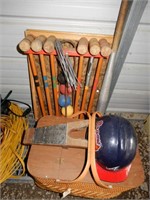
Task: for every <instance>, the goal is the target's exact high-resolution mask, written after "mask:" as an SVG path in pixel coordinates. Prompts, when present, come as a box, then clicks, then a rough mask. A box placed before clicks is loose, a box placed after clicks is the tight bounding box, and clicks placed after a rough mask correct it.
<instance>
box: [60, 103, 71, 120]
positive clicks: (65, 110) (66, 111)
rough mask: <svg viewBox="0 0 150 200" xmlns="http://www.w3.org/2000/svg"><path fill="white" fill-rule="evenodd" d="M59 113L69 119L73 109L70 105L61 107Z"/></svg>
mask: <svg viewBox="0 0 150 200" xmlns="http://www.w3.org/2000/svg"><path fill="white" fill-rule="evenodd" d="M61 112H62V114H63V115H64V116H66V117H69V116H71V115H72V114H73V107H72V106H71V105H69V106H67V107H62V109H61Z"/></svg>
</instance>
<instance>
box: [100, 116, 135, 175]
mask: <svg viewBox="0 0 150 200" xmlns="http://www.w3.org/2000/svg"><path fill="white" fill-rule="evenodd" d="M136 149H137V137H136V133H135V130H134V128H133V126H132V125H131V123H130V122H129V121H128V120H127V119H125V118H123V117H119V116H116V115H105V116H103V117H101V118H98V119H97V120H96V160H97V163H98V164H99V165H101V166H102V167H104V168H105V169H107V170H111V171H116V170H119V169H122V168H124V167H126V166H128V165H129V164H131V162H132V160H133V159H134V157H135V155H136Z"/></svg>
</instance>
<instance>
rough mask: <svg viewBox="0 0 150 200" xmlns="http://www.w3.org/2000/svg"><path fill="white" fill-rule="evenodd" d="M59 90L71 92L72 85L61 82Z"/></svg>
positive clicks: (66, 92)
mask: <svg viewBox="0 0 150 200" xmlns="http://www.w3.org/2000/svg"><path fill="white" fill-rule="evenodd" d="M59 90H60V92H61V93H62V94H68V95H69V94H71V92H72V88H71V87H70V86H66V85H65V84H60V86H59Z"/></svg>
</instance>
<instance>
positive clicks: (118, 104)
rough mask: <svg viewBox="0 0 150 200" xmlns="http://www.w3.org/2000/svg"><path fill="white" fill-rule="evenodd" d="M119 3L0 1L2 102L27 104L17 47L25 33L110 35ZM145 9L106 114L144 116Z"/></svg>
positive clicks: (149, 62)
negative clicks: (52, 32)
mask: <svg viewBox="0 0 150 200" xmlns="http://www.w3.org/2000/svg"><path fill="white" fill-rule="evenodd" d="M120 3H121V0H93V1H92V0H80V1H79V0H77V1H70V0H63V1H62V0H55V1H53V0H36V1H35V0H32V1H29V0H22V1H21V0H13V1H12V0H1V1H0V12H1V16H0V28H1V29H0V30H1V31H0V74H1V79H0V86H1V94H2V97H4V96H5V95H6V94H7V93H8V92H9V90H13V93H12V95H11V98H14V99H17V100H22V101H24V102H26V103H31V97H30V88H29V80H28V71H27V61H26V57H25V56H22V55H21V54H19V53H18V51H17V49H16V46H17V44H18V43H19V42H20V41H21V40H22V39H23V37H24V31H25V30H26V29H42V30H53V31H70V32H83V33H98V34H111V35H113V33H114V29H115V24H116V20H117V16H118V11H119V7H120ZM149 4H150V3H148V5H147V7H146V9H145V11H144V14H143V16H142V19H141V22H140V24H139V26H138V30H137V32H136V35H135V37H134V40H133V42H132V45H131V48H130V49H129V52H128V56H127V58H126V61H125V64H124V66H123V70H122V72H121V74H120V77H119V79H118V82H117V84H116V87H115V90H114V93H113V95H112V98H111V100H110V103H109V106H108V111H122V112H123V111H127V112H128V111H130V112H143V113H144V112H145V113H147V112H149V111H148V110H149V97H150V92H149V84H150V83H149V76H150V57H149V52H150V51H149V49H150V48H149V45H150V37H149V36H150V14H149V10H150V5H149Z"/></svg>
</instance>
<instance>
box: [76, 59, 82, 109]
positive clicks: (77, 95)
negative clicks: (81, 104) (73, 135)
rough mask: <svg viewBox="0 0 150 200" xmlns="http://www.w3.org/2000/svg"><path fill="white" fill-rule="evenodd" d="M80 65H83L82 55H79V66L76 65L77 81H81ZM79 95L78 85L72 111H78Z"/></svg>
mask: <svg viewBox="0 0 150 200" xmlns="http://www.w3.org/2000/svg"><path fill="white" fill-rule="evenodd" d="M82 67H83V56H80V60H79V67H78V77H77V78H78V81H79V82H80V81H81V75H82ZM79 96H80V85H78V87H77V91H76V95H75V105H74V113H76V112H77V111H78V101H79Z"/></svg>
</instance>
